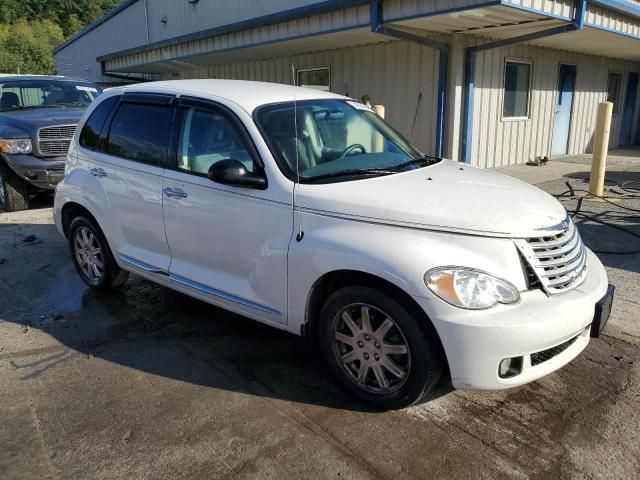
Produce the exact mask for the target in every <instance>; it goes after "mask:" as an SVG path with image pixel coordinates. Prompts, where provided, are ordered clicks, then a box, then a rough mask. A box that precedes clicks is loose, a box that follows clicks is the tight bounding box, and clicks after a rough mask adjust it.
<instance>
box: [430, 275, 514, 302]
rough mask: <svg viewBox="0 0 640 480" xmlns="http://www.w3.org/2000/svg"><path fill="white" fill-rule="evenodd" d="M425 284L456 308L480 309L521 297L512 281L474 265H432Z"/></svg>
mask: <svg viewBox="0 0 640 480" xmlns="http://www.w3.org/2000/svg"><path fill="white" fill-rule="evenodd" d="M424 283H425V284H426V286H427V288H428V289H429V290H431V291H432V292H433V293H435V294H436V295H437V296H438V297H440V298H441V299H442V300H444V301H445V302H447V303H450V304H451V305H454V306H456V307H459V308H468V309H472V310H482V309H485V308H491V307H493V306H495V305H497V304H498V303H515V302H517V301H518V300H519V299H520V294H519V293H518V289H517V288H516V287H515V286H513V285H512V284H511V283H509V282H507V281H505V280H502V279H500V278H497V277H494V276H493V275H489V274H488V273H485V272H482V271H480V270H475V269H473V268H466V267H440V268H434V269H432V270H429V271H428V272H427V273H426V274H425V276H424Z"/></svg>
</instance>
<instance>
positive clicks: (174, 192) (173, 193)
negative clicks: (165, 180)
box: [162, 187, 187, 198]
mask: <svg viewBox="0 0 640 480" xmlns="http://www.w3.org/2000/svg"><path fill="white" fill-rule="evenodd" d="M162 191H163V192H164V194H165V195H166V196H167V197H169V198H171V197H178V198H187V192H185V191H184V190H182V189H180V188H171V187H165V188H164V189H163V190H162Z"/></svg>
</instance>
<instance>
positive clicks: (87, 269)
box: [73, 227, 104, 281]
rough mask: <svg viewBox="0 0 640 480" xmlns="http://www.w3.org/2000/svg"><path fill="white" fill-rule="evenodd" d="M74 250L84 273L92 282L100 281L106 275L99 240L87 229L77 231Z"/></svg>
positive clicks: (82, 228)
mask: <svg viewBox="0 0 640 480" xmlns="http://www.w3.org/2000/svg"><path fill="white" fill-rule="evenodd" d="M73 250H74V253H75V256H76V260H77V261H78V265H79V266H80V269H81V270H82V272H83V273H84V274H85V275H86V276H87V277H88V278H89V279H90V280H94V281H95V280H100V279H101V278H102V277H103V275H104V255H103V253H102V247H101V246H100V243H99V242H98V239H97V238H96V236H95V235H94V234H93V232H92V231H91V230H89V229H88V228H87V227H80V228H78V229H77V230H76V234H75V237H74V242H73Z"/></svg>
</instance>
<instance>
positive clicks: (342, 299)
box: [319, 286, 443, 408]
mask: <svg viewBox="0 0 640 480" xmlns="http://www.w3.org/2000/svg"><path fill="white" fill-rule="evenodd" d="M320 321H321V323H320V326H319V328H320V331H319V334H320V345H321V348H322V351H323V355H324V357H325V359H326V361H327V363H328V364H329V367H330V369H331V370H332V372H333V374H334V375H335V377H336V378H337V379H338V381H339V382H340V384H341V385H342V386H344V387H345V388H346V389H347V390H348V391H350V392H351V393H353V394H355V395H357V396H358V397H359V398H361V399H362V400H364V401H366V402H368V403H371V404H374V405H376V406H378V407H381V408H402V407H406V406H409V405H412V404H414V403H416V402H418V401H419V400H420V399H421V398H422V397H423V395H424V394H425V393H426V392H428V391H429V390H430V389H431V388H433V386H434V385H435V384H436V383H437V381H438V379H439V378H440V375H441V373H442V363H443V362H442V358H441V354H440V353H439V349H438V348H437V343H436V342H435V341H434V339H432V338H429V335H428V334H426V331H427V330H428V329H424V328H421V322H425V321H427V320H426V319H425V318H416V317H415V315H412V314H411V313H410V311H409V310H408V309H406V308H405V307H404V306H402V305H401V304H400V303H399V302H398V301H396V300H395V299H394V298H392V297H390V296H388V295H386V294H385V293H383V292H381V291H378V290H375V289H372V288H369V287H360V286H353V287H345V288H342V289H340V290H338V291H336V292H334V293H333V294H332V295H331V296H329V298H328V299H327V300H326V302H325V304H324V307H323V308H322V312H321V316H320Z"/></svg>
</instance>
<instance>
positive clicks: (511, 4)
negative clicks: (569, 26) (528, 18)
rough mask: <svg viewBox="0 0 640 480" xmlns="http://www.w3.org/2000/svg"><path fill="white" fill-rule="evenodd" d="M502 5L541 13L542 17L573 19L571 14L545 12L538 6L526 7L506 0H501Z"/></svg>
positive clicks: (537, 13)
mask: <svg viewBox="0 0 640 480" xmlns="http://www.w3.org/2000/svg"><path fill="white" fill-rule="evenodd" d="M500 6H501V7H508V8H513V9H515V10H520V11H523V12H527V13H534V14H536V15H540V16H542V17H547V18H554V19H556V20H563V21H565V22H569V21H571V19H572V17H571V16H565V15H558V14H556V13H553V12H545V11H544V10H538V9H537V8H531V7H525V6H524V5H518V4H516V3H510V2H507V1H505V0H501V1H500Z"/></svg>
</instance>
